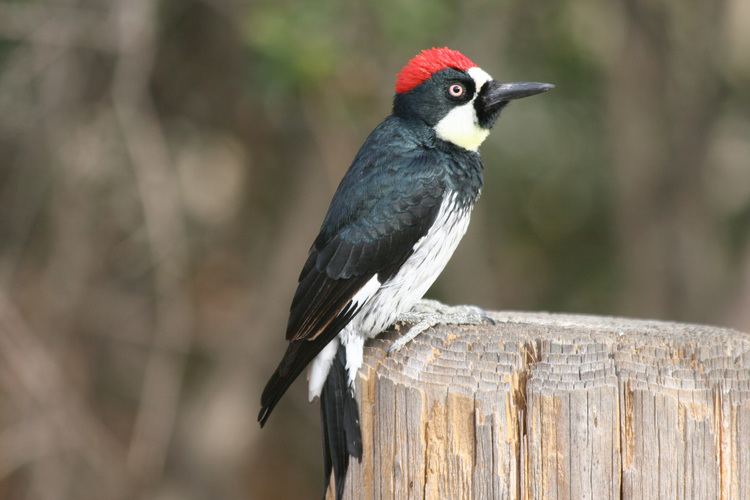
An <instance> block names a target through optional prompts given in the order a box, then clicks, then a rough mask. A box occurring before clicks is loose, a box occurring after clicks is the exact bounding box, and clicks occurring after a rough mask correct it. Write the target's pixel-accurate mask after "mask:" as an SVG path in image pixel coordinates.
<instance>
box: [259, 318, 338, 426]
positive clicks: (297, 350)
mask: <svg viewBox="0 0 750 500" xmlns="http://www.w3.org/2000/svg"><path fill="white" fill-rule="evenodd" d="M335 336H336V332H335V331H334V332H333V333H331V332H325V333H323V334H321V335H319V336H318V337H317V338H316V339H315V340H298V341H295V342H290V343H289V347H287V349H286V353H284V357H283V358H282V359H281V363H279V367H278V368H276V371H275V372H273V375H271V378H270V379H269V380H268V383H267V384H266V388H265V389H263V394H262V395H261V397H260V405H261V408H260V413H258V422H260V426H261V427H263V426H264V425H265V423H266V420H268V417H269V416H271V411H273V409H274V407H275V406H276V403H278V402H279V400H280V399H281V396H283V395H284V393H285V392H286V390H287V389H289V386H290V385H292V382H294V380H295V379H296V378H297V377H298V376H299V374H300V373H302V370H304V369H305V367H306V366H307V364H308V363H309V362H310V361H312V360H313V358H314V357H315V356H317V355H318V353H319V352H320V351H321V350H322V349H323V348H324V347H325V346H326V345H327V344H328V342H330V341H331V339H333V337H335Z"/></svg>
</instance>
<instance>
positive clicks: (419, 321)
mask: <svg viewBox="0 0 750 500" xmlns="http://www.w3.org/2000/svg"><path fill="white" fill-rule="evenodd" d="M396 321H397V322H398V323H411V324H412V326H411V328H409V331H408V332H406V333H405V334H404V335H402V336H401V337H399V338H397V339H396V340H395V341H394V342H393V344H391V346H390V347H389V348H388V352H389V353H394V352H397V351H399V350H401V348H403V347H404V346H405V345H406V344H408V343H409V342H411V341H412V340H414V339H415V338H416V337H417V335H419V334H420V333H422V332H424V331H425V330H428V329H430V328H432V327H434V326H437V325H478V324H481V323H483V322H485V321H489V322H491V323H494V321H493V320H492V318H490V317H489V316H487V314H486V313H485V312H484V311H483V310H482V309H480V308H478V307H476V306H447V305H445V304H441V303H440V302H438V301H436V300H423V301H421V302H419V303H417V304H416V305H415V306H414V307H413V308H412V309H411V310H410V311H409V312H406V313H404V314H402V315H400V316H399V317H398V319H397V320H396Z"/></svg>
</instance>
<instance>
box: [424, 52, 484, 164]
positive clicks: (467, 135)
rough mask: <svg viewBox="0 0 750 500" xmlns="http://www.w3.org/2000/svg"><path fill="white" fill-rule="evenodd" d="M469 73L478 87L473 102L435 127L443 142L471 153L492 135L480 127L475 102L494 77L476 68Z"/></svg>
mask: <svg viewBox="0 0 750 500" xmlns="http://www.w3.org/2000/svg"><path fill="white" fill-rule="evenodd" d="M467 73H468V74H469V76H470V77H471V78H472V79H473V80H474V84H475V86H476V92H475V93H474V97H472V99H471V101H469V102H467V103H465V104H462V105H461V106H456V107H455V108H453V109H452V110H450V111H449V112H448V114H447V115H445V116H444V117H443V118H442V119H441V120H440V121H439V122H438V123H437V125H435V134H437V136H438V137H439V138H441V139H442V140H444V141H448V142H452V143H453V144H455V145H456V146H459V147H462V148H464V149H468V150H469V151H476V150H477V149H479V146H480V145H481V144H482V143H483V142H484V140H485V139H486V138H487V136H488V135H490V131H489V129H486V128H482V127H480V126H479V119H478V118H477V112H476V110H475V109H474V100H475V99H476V98H477V94H479V91H480V90H481V89H482V86H483V85H484V84H485V83H487V82H488V81H490V80H492V77H491V76H490V75H489V74H488V73H487V72H486V71H484V70H483V69H482V68H479V67H476V66H475V67H473V68H469V70H468V71H467Z"/></svg>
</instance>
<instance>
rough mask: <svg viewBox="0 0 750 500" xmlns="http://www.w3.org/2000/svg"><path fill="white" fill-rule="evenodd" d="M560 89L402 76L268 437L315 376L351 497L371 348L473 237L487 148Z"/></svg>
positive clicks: (331, 233)
mask: <svg viewBox="0 0 750 500" xmlns="http://www.w3.org/2000/svg"><path fill="white" fill-rule="evenodd" d="M551 88H553V85H551V84H548V83H500V82H498V81H495V80H493V79H492V77H491V76H490V75H489V74H488V73H487V72H485V71H484V70H482V69H481V68H479V67H478V66H477V65H476V64H474V63H473V62H472V61H471V60H470V59H469V58H468V57H466V56H465V55H463V54H461V53H460V52H457V51H455V50H451V49H448V48H433V49H429V50H425V51H422V52H421V53H419V54H418V55H417V56H415V57H414V58H412V59H411V60H410V61H409V62H408V63H407V64H406V66H404V68H403V69H402V70H401V71H400V72H399V74H398V76H397V77H396V88H395V90H396V94H395V97H394V99H393V112H392V114H391V115H390V116H388V117H387V118H386V119H385V120H384V121H383V122H382V123H381V124H380V125H378V126H377V127H376V128H375V130H374V131H373V132H372V133H371V134H370V136H369V137H368V138H367V140H366V141H365V143H364V144H363V145H362V147H361V149H360V150H359V152H358V153H357V156H356V157H355V158H354V161H353V162H352V164H351V166H350V167H349V170H348V171H347V172H346V174H345V175H344V178H343V179H342V181H341V184H339V187H338V189H337V190H336V194H335V195H334V197H333V200H332V201H331V205H330V207H329V209H328V213H327V214H326V216H325V219H324V220H323V224H322V226H321V228H320V233H319V234H318V237H317V238H316V239H315V241H314V243H313V244H312V247H311V248H310V253H309V256H308V258H307V262H305V264H304V266H303V267H302V272H301V273H300V276H299V284H298V286H297V291H296V293H295V294H294V298H293V300H292V305H291V312H290V315H289V322H288V325H287V330H286V338H287V340H288V341H289V345H288V347H287V350H286V353H285V354H284V357H283V359H282V360H281V363H280V364H279V366H278V368H277V369H276V371H275V372H274V373H273V375H272V376H271V379H270V380H269V381H268V384H267V385H266V388H265V390H264V391H263V395H262V397H261V405H262V408H261V410H260V414H259V415H258V421H259V422H260V424H261V426H262V425H263V424H265V423H266V420H267V419H268V417H269V415H270V413H271V411H272V410H273V408H274V407H275V406H276V404H277V403H278V402H279V399H280V398H281V396H282V395H283V394H284V392H285V391H286V390H287V388H289V385H290V384H291V383H292V382H293V381H294V379H296V378H297V376H298V375H299V374H300V373H301V372H302V370H303V369H304V368H305V367H306V366H308V365H310V370H309V376H308V378H309V397H310V400H312V399H313V398H315V397H316V396H320V399H321V415H322V427H323V448H324V464H325V471H324V473H325V478H324V479H325V486H326V487H327V486H328V482H329V481H330V475H331V472H332V471H333V473H334V477H335V483H336V498H337V499H340V498H341V497H342V495H343V486H344V480H345V477H346V471H347V469H348V466H349V456H350V455H351V456H353V457H355V458H357V459H360V460H361V457H362V439H361V435H360V427H359V409H358V407H357V401H356V399H355V396H354V381H355V379H356V375H357V370H358V369H359V368H360V366H361V364H362V356H363V348H364V343H365V340H367V339H368V338H371V337H374V336H376V335H377V334H378V333H380V332H381V331H383V330H384V329H386V328H388V327H389V326H390V325H391V324H392V323H393V322H394V321H395V320H396V319H397V318H398V316H399V315H400V314H401V313H404V312H406V311H408V310H409V309H410V308H411V307H412V306H413V305H414V304H415V303H416V302H417V301H419V300H420V299H421V298H422V296H423V295H424V294H425V293H426V292H427V290H428V289H429V288H430V286H431V285H432V284H433V282H434V281H435V280H436V279H437V277H438V275H439V274H440V272H441V271H442V270H443V268H444V267H445V265H446V264H447V263H448V260H449V259H450V257H451V255H452V254H453V251H454V250H455V249H456V246H457V245H458V242H459V241H460V240H461V238H462V237H463V235H464V233H465V232H466V228H467V226H468V224H469V216H470V215H471V210H472V208H473V207H474V204H475V203H476V201H477V199H478V198H479V194H480V192H481V189H482V168H483V167H482V162H481V159H480V157H479V152H478V148H479V146H480V145H481V144H482V142H483V141H484V140H485V139H486V138H487V136H488V135H489V133H490V129H491V128H492V126H493V125H494V124H495V121H496V120H497V118H498V116H499V115H500V111H501V110H502V109H503V108H504V107H505V106H506V105H507V104H508V102H509V101H511V100H513V99H518V98H520V97H527V96H531V95H534V94H539V93H541V92H545V91H547V90H550V89H551Z"/></svg>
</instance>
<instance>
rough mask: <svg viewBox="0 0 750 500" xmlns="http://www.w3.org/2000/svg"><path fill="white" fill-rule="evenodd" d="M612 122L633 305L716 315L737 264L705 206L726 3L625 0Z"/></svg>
mask: <svg viewBox="0 0 750 500" xmlns="http://www.w3.org/2000/svg"><path fill="white" fill-rule="evenodd" d="M622 7H623V9H624V15H623V16H622V19H623V23H624V36H623V39H622V47H621V51H620V53H619V54H618V55H617V56H616V57H615V58H614V60H613V61H612V62H611V71H610V74H609V87H610V88H609V91H608V95H609V123H610V127H611V130H612V134H611V137H612V141H613V142H612V154H613V165H614V169H615V179H616V182H615V185H616V190H617V192H616V203H615V205H616V211H617V223H618V226H619V227H618V232H619V242H618V243H619V248H620V251H621V254H620V257H621V259H622V261H623V278H624V280H625V282H624V286H623V288H622V290H621V297H622V302H621V308H622V312H624V313H632V312H634V311H637V312H638V314H640V315H651V316H656V317H671V318H679V319H690V320H708V319H710V318H706V315H707V314H708V311H711V310H714V309H715V307H713V306H715V304H716V301H717V300H721V293H719V292H720V290H719V286H720V283H721V277H722V275H723V274H724V273H726V272H727V265H728V263H727V261H726V256H725V255H723V254H722V251H721V248H720V246H719V241H718V234H717V224H716V221H715V220H713V218H712V217H711V216H710V215H709V214H710V213H711V212H710V210H708V209H707V208H706V207H705V206H704V205H705V199H704V197H705V193H704V192H703V187H704V186H705V182H704V176H705V173H706V167H707V164H706V161H705V159H706V151H707V147H708V145H709V142H710V134H711V130H712V126H713V124H714V123H715V121H716V118H717V116H718V115H719V105H720V103H721V93H720V83H721V82H720V80H719V77H718V76H717V75H718V72H717V71H712V70H709V68H712V67H713V66H715V64H716V60H717V54H720V53H721V47H720V41H721V40H720V37H719V34H720V32H721V30H720V25H721V23H722V22H723V14H724V12H725V8H724V7H725V5H724V2H721V1H719V2H700V1H692V2H689V5H685V3H684V2H681V3H679V4H676V3H671V2H666V1H653V0H622Z"/></svg>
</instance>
